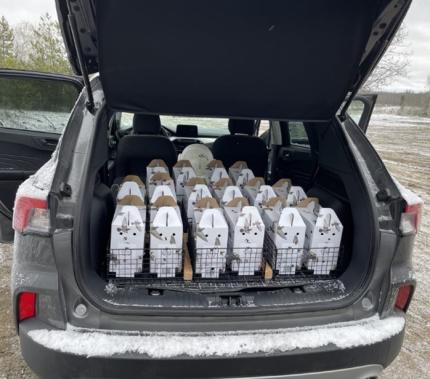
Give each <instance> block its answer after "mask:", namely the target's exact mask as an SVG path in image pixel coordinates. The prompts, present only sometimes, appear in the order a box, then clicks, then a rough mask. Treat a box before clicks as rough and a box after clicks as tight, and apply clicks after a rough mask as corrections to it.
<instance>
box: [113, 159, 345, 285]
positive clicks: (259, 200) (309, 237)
mask: <svg viewBox="0 0 430 379" xmlns="http://www.w3.org/2000/svg"><path fill="white" fill-rule="evenodd" d="M146 171H147V178H146V186H145V184H144V183H143V182H142V180H141V179H140V178H139V177H136V176H127V177H126V178H124V181H123V183H122V184H121V185H120V186H119V188H118V193H117V196H116V198H117V208H116V211H115V215H114V218H113V221H112V229H111V246H110V262H109V271H110V272H111V273H112V274H114V275H115V276H116V277H124V278H133V277H135V276H136V275H137V274H138V275H139V276H141V275H145V274H146V275H150V276H151V277H157V278H172V277H176V276H177V275H178V274H179V273H180V272H181V271H182V269H183V254H182V252H183V242H184V241H183V233H184V226H183V221H182V215H181V209H180V207H179V205H178V201H180V202H181V205H182V207H183V210H184V212H183V214H184V217H186V218H187V221H188V222H189V241H190V246H191V247H192V249H193V251H192V252H193V254H192V256H193V258H194V261H193V263H194V269H195V274H196V275H198V276H199V277H201V278H204V279H217V278H219V277H220V276H221V275H223V274H224V273H228V272H230V273H232V274H233V275H237V276H238V277H240V276H254V275H256V274H257V273H262V272H263V271H264V270H263V267H264V266H263V265H264V260H263V259H264V257H265V258H271V259H269V261H270V262H271V263H272V265H273V268H274V269H275V272H276V273H277V274H279V275H295V274H296V273H297V272H298V270H301V269H302V267H303V266H305V267H306V268H307V269H308V270H309V271H311V272H313V274H314V275H328V274H330V272H331V271H332V270H334V269H335V268H336V266H337V261H338V256H339V249H340V243H341V238H342V232H343V226H342V224H341V222H340V220H339V219H338V217H337V216H336V214H335V212H334V211H333V210H332V209H329V208H322V207H321V206H320V205H319V204H318V200H317V199H312V198H307V197H306V193H305V192H304V190H303V189H302V188H301V187H298V186H293V185H292V184H291V181H290V180H288V179H281V180H279V181H278V182H276V183H275V184H274V185H273V186H269V185H265V183H264V179H263V178H256V177H254V174H253V172H252V171H251V170H250V169H249V168H248V167H247V164H246V162H236V163H235V164H234V165H233V166H231V167H230V168H229V170H228V172H227V170H226V169H225V168H224V166H223V164H222V162H220V161H216V160H213V161H211V162H210V163H209V164H208V165H207V167H206V170H205V177H197V176H196V173H195V171H194V169H193V167H192V166H191V164H190V162H189V161H187V160H184V161H178V162H177V163H176V164H175V166H174V167H173V170H172V171H173V177H174V180H173V179H172V178H171V177H170V174H169V169H168V167H167V166H166V164H165V163H164V162H163V161H162V160H153V161H152V162H151V163H150V164H149V165H148V167H147V170H146ZM147 204H148V205H147ZM250 204H251V205H250ZM147 217H148V220H147ZM147 224H148V227H147ZM146 227H147V229H148V230H149V238H147V239H145V229H146ZM265 242H266V244H265ZM145 243H146V245H145ZM267 243H269V245H270V246H269V249H270V250H272V251H267V252H265V249H266V250H267V249H268V247H267ZM145 246H147V247H146V248H145ZM145 251H146V252H147V253H146V254H147V255H146V256H147V258H148V260H147V261H145V262H147V263H145V262H144V258H145ZM264 252H265V254H268V255H263V253H264Z"/></svg>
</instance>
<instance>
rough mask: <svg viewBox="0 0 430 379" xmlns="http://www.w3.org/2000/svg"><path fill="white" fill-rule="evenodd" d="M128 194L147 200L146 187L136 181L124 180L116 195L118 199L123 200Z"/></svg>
mask: <svg viewBox="0 0 430 379" xmlns="http://www.w3.org/2000/svg"><path fill="white" fill-rule="evenodd" d="M126 196H137V197H139V198H141V199H142V201H145V189H144V188H142V187H139V185H138V184H137V183H136V182H123V183H122V184H121V185H120V187H119V190H118V193H117V195H116V200H117V201H121V200H122V199H124V198H125V197H126Z"/></svg>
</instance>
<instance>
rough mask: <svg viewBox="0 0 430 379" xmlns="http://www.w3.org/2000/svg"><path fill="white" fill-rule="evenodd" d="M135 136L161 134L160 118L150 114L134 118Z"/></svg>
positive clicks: (138, 115)
mask: <svg viewBox="0 0 430 379" xmlns="http://www.w3.org/2000/svg"><path fill="white" fill-rule="evenodd" d="M133 132H134V134H154V135H160V134H161V121H160V116H157V115H149V114H143V113H140V114H135V115H134V117H133Z"/></svg>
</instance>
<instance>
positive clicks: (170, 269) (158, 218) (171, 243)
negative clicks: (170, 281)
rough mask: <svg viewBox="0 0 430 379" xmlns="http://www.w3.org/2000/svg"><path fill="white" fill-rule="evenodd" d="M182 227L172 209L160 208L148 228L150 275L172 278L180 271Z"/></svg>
mask: <svg viewBox="0 0 430 379" xmlns="http://www.w3.org/2000/svg"><path fill="white" fill-rule="evenodd" d="M183 232H184V230H183V225H182V220H181V217H180V216H178V213H177V212H176V210H175V208H174V207H168V206H167V207H161V208H159V209H158V211H157V214H156V215H155V218H154V221H153V222H152V223H151V227H150V239H149V246H150V261H149V270H150V273H152V274H156V275H157V277H159V278H172V277H175V276H176V274H177V273H178V272H180V271H181V270H182V243H183Z"/></svg>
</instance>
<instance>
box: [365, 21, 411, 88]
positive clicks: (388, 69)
mask: <svg viewBox="0 0 430 379" xmlns="http://www.w3.org/2000/svg"><path fill="white" fill-rule="evenodd" d="M407 37H408V33H407V30H406V28H405V27H404V26H402V27H401V28H400V29H399V30H398V31H397V33H396V35H395V36H394V38H393V40H392V42H391V45H390V46H389V48H388V49H387V51H386V52H385V55H384V56H383V57H382V59H381V61H380V62H379V64H378V65H377V66H376V68H375V70H374V71H373V73H372V75H371V76H370V77H369V79H368V80H367V81H366V83H365V84H364V85H363V90H364V91H377V90H380V89H381V88H383V87H386V86H387V85H390V84H391V83H393V82H394V81H395V80H396V79H397V78H401V77H406V76H407V73H408V67H409V63H410V62H409V55H410V52H409V51H408V50H409V49H408V44H407Z"/></svg>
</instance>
